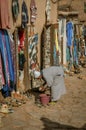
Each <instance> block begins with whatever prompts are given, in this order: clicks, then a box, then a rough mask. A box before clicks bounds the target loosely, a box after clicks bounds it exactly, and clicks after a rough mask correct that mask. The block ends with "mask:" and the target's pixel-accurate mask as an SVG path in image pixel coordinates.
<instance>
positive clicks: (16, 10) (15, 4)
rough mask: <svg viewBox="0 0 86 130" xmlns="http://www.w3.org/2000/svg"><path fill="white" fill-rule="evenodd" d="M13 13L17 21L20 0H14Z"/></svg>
mask: <svg viewBox="0 0 86 130" xmlns="http://www.w3.org/2000/svg"><path fill="white" fill-rule="evenodd" d="M12 14H13V19H14V20H15V21H16V20H17V18H18V14H19V1H18V0H12Z"/></svg>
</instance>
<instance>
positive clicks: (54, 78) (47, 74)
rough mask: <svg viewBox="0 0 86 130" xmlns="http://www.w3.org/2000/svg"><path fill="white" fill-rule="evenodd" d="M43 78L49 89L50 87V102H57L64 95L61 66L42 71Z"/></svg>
mask: <svg viewBox="0 0 86 130" xmlns="http://www.w3.org/2000/svg"><path fill="white" fill-rule="evenodd" d="M42 73H43V77H44V79H45V80H46V82H47V84H48V86H49V87H51V97H52V99H51V100H52V101H57V100H59V99H60V97H61V96H62V95H63V94H65V93H66V88H65V84H64V71H63V68H62V66H51V67H49V68H45V69H43V71H42Z"/></svg>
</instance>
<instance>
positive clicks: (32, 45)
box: [28, 34, 38, 68]
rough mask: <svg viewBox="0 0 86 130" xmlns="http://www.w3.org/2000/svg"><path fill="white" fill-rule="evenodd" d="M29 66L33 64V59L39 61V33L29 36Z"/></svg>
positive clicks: (35, 61)
mask: <svg viewBox="0 0 86 130" xmlns="http://www.w3.org/2000/svg"><path fill="white" fill-rule="evenodd" d="M28 43H29V48H28V49H29V50H28V52H29V68H30V66H31V63H32V61H33V62H34V63H37V44H38V34H35V35H33V36H32V37H29V40H28Z"/></svg>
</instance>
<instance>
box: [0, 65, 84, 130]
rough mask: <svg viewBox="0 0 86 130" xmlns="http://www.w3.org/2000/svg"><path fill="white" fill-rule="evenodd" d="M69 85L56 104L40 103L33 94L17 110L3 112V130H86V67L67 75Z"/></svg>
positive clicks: (0, 117) (0, 125)
mask: <svg viewBox="0 0 86 130" xmlns="http://www.w3.org/2000/svg"><path fill="white" fill-rule="evenodd" d="M65 85H66V89H67V93H66V94H65V95H63V96H62V97H61V99H60V100H59V101H58V102H57V103H55V104H49V105H46V106H42V105H38V104H36V103H35V96H34V95H31V96H30V97H28V100H27V101H26V103H25V104H22V105H21V106H19V107H13V110H14V111H13V113H9V114H3V113H0V130H85V129H86V68H82V72H81V73H79V74H73V75H70V76H69V75H68V74H66V75H65Z"/></svg>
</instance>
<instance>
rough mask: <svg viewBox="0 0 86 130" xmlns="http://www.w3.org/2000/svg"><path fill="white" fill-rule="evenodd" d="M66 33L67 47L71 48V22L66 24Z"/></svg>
mask: <svg viewBox="0 0 86 130" xmlns="http://www.w3.org/2000/svg"><path fill="white" fill-rule="evenodd" d="M66 32H67V46H72V44H73V35H74V34H73V23H72V22H71V21H69V22H67V24H66Z"/></svg>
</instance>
